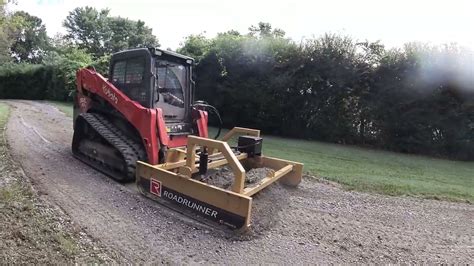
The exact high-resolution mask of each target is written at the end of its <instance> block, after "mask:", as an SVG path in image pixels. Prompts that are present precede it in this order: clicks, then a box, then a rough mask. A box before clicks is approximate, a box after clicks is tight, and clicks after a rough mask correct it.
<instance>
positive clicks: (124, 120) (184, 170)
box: [72, 48, 303, 229]
mask: <svg viewBox="0 0 474 266" xmlns="http://www.w3.org/2000/svg"><path fill="white" fill-rule="evenodd" d="M193 63H194V60H193V59H192V58H190V57H186V56H183V55H180V54H176V53H173V52H170V51H164V50H160V49H156V48H140V49H132V50H127V51H122V52H119V53H115V54H113V55H112V57H111V61H110V68H109V77H108V79H106V78H104V77H103V76H101V75H100V74H99V73H97V72H96V71H95V69H93V68H83V69H79V70H78V71H77V77H76V78H77V80H76V84H77V91H76V93H75V96H74V136H73V140H72V152H73V154H74V156H75V157H76V158H78V159H79V160H81V161H83V162H84V163H86V164H88V165H90V166H92V167H94V168H96V169H97V170H99V171H101V172H103V173H105V174H106V175H109V176H111V177H112V178H114V179H115V180H117V181H119V182H130V181H133V180H135V182H136V185H137V186H138V188H139V190H140V192H141V193H143V194H144V195H145V196H147V197H150V198H152V199H154V200H157V201H159V202H161V203H164V204H168V205H171V206H173V207H174V208H176V209H180V210H183V213H191V214H192V215H195V216H199V217H204V218H206V219H208V220H209V221H213V222H216V223H218V224H221V225H225V226H227V227H229V228H232V229H239V228H247V227H248V226H249V225H250V212H251V207H252V196H253V195H254V194H256V193H257V192H259V191H260V190H262V189H264V188H265V187H267V186H268V185H270V184H272V183H273V182H275V181H277V180H280V181H281V182H283V183H284V184H287V185H290V186H297V185H298V184H299V183H300V181H301V177H302V169H303V165H302V164H301V163H297V162H291V161H286V160H282V159H276V158H270V157H266V156H264V155H263V153H262V144H263V139H262V138H261V137H260V131H259V130H255V129H248V128H239V127H235V128H233V129H232V130H230V131H229V132H228V133H227V134H226V135H225V136H224V137H223V138H222V139H221V140H216V139H210V138H209V137H208V134H209V133H208V127H207V123H208V111H209V112H210V111H213V112H214V113H216V114H217V115H218V113H217V110H215V108H213V107H212V106H210V105H208V104H206V103H204V102H200V101H196V102H194V99H193V95H194V82H193V79H192V68H193ZM219 119H220V118H219ZM232 138H237V146H235V147H232V148H231V146H230V145H229V143H228V142H227V141H229V140H230V139H232ZM224 166H226V167H228V168H230V169H231V171H232V174H233V182H232V184H231V186H230V187H227V188H225V187H219V186H215V185H212V184H209V183H208V182H206V181H205V180H204V179H203V178H202V177H203V176H204V175H206V173H207V172H208V171H209V170H210V169H216V168H219V167H224ZM261 167H266V168H270V169H272V170H270V171H268V172H267V175H266V176H265V177H264V178H262V179H260V180H259V181H258V182H256V183H253V184H249V183H248V182H246V170H247V171H248V170H250V169H252V168H261Z"/></svg>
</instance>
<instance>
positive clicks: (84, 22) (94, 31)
mask: <svg viewBox="0 0 474 266" xmlns="http://www.w3.org/2000/svg"><path fill="white" fill-rule="evenodd" d="M63 25H64V27H65V28H66V30H67V32H68V34H67V35H66V38H67V39H69V40H70V41H71V42H72V43H74V44H76V45H78V47H79V48H82V49H86V50H87V51H88V52H89V53H91V54H93V55H94V57H95V58H98V57H101V56H103V55H105V54H108V53H114V52H117V51H120V50H124V49H128V48H137V47H148V46H159V43H158V40H157V38H156V37H155V36H154V35H153V33H152V29H151V28H149V27H147V26H146V25H145V23H144V22H143V21H141V20H138V21H134V20H130V19H127V18H121V17H110V16H109V10H108V9H102V10H100V11H98V10H97V9H95V8H93V7H88V6H86V7H78V8H75V9H74V10H73V11H71V12H70V13H69V15H68V16H67V18H66V20H65V21H64V23H63Z"/></svg>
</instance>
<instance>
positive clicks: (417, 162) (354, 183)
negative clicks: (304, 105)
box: [51, 102, 474, 203]
mask: <svg viewBox="0 0 474 266" xmlns="http://www.w3.org/2000/svg"><path fill="white" fill-rule="evenodd" d="M51 103H52V104H54V105H55V106H56V107H58V109H59V110H61V111H62V112H64V113H65V114H67V115H68V116H70V117H72V103H61V102H51ZM209 131H210V136H212V137H213V136H214V135H215V133H216V132H217V130H216V129H215V128H210V129H209ZM224 133H225V130H224V131H223V133H222V134H221V136H223V134H224ZM263 150H264V153H265V155H268V156H273V157H278V158H283V159H287V160H292V161H297V162H302V163H304V171H305V172H307V173H309V174H310V175H313V176H317V177H321V178H324V179H327V180H331V181H335V182H338V183H340V184H342V185H343V186H344V187H345V188H346V189H349V190H358V191H364V192H374V193H380V194H387V195H394V196H401V195H409V196H417V197H423V198H433V199H444V200H451V201H468V202H471V203H472V202H474V162H461V161H450V160H442V159H436V158H431V157H425V156H418V155H409V154H400V153H394V152H387V151H380V150H372V149H365V148H359V147H355V146H346V145H338V144H330V143H323V142H318V141H307V140H296V139H287V138H280V137H274V136H264V142H263Z"/></svg>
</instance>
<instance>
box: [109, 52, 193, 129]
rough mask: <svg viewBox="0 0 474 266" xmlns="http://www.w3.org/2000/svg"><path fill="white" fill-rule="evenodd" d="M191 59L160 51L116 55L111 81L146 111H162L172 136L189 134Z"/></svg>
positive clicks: (191, 88)
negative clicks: (159, 109) (148, 109)
mask: <svg viewBox="0 0 474 266" xmlns="http://www.w3.org/2000/svg"><path fill="white" fill-rule="evenodd" d="M193 63H194V60H193V59H192V58H190V57H187V56H184V55H180V54H177V53H174V52H170V51H165V50H161V49H157V48H139V49H132V50H127V51H123V52H118V53H115V54H113V55H112V58H111V60H110V67H109V80H110V81H111V82H112V84H114V86H115V87H117V88H118V89H120V90H121V91H122V92H123V93H125V94H126V95H127V96H128V97H129V98H130V99H132V100H134V101H136V102H138V103H139V104H141V105H142V106H143V107H146V108H161V109H162V110H163V116H164V119H165V122H166V124H167V125H169V126H168V128H169V129H170V133H173V132H174V131H175V133H185V132H187V133H189V131H190V130H191V129H190V128H188V126H190V125H191V111H192V110H191V105H192V103H193V99H192V95H193V93H192V90H193V87H194V86H193V85H194V84H193V81H192V66H193Z"/></svg>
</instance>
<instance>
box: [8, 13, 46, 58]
mask: <svg viewBox="0 0 474 266" xmlns="http://www.w3.org/2000/svg"><path fill="white" fill-rule="evenodd" d="M13 18H16V19H17V20H18V21H21V23H20V25H19V27H17V34H16V36H15V39H14V41H13V43H12V45H11V54H12V57H13V58H14V59H15V61H16V62H18V63H20V62H27V63H40V62H41V60H42V57H43V56H44V53H45V51H46V50H47V49H48V36H47V34H46V27H45V26H44V24H43V23H42V21H41V19H40V18H38V17H35V16H32V15H30V14H28V13H26V12H24V11H17V12H15V13H14V14H13Z"/></svg>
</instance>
